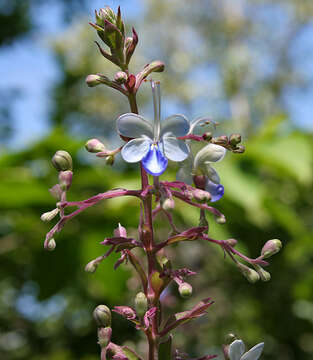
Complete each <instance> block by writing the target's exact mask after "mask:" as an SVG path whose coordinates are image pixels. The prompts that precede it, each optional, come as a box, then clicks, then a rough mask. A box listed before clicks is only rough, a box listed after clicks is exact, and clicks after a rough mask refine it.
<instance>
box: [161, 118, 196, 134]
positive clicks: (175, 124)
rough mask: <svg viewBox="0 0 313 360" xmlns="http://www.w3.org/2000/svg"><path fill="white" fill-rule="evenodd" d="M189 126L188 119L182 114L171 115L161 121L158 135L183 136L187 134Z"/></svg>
mask: <svg viewBox="0 0 313 360" xmlns="http://www.w3.org/2000/svg"><path fill="white" fill-rule="evenodd" d="M189 128H190V125H189V121H188V120H187V118H186V117H185V116H184V115H180V114H176V115H172V116H170V117H168V118H167V119H165V120H164V121H163V122H162V123H161V134H160V136H161V137H162V136H163V135H167V136H175V137H178V136H185V135H187V134H188V132H189Z"/></svg>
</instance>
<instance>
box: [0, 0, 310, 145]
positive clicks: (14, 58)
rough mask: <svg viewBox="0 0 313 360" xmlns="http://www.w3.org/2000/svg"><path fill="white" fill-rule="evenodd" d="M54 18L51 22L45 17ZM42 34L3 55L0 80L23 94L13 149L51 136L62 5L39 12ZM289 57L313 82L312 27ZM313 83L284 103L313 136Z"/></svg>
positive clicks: (289, 93)
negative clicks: (55, 41) (53, 46)
mask: <svg viewBox="0 0 313 360" xmlns="http://www.w3.org/2000/svg"><path fill="white" fill-rule="evenodd" d="M91 3H92V4H91V5H90V6H89V8H88V11H87V15H88V16H89V17H90V18H91V19H92V18H93V12H94V9H95V8H96V9H97V8H100V7H103V1H100V0H94V1H92V2H91ZM106 4H107V5H109V6H112V7H113V8H116V7H117V4H121V5H122V7H123V11H124V13H126V12H127V17H128V18H131V17H132V16H138V11H139V12H140V11H141V10H142V3H141V2H140V1H139V0H128V1H125V0H124V1H118V2H117V1H113V0H111V1H106ZM46 14H49V16H46ZM34 19H36V24H37V26H38V30H37V31H36V32H34V33H33V34H32V35H31V36H29V37H27V38H24V39H22V40H20V41H18V42H15V43H14V45H12V46H9V47H6V48H3V49H1V51H0V67H1V69H4V70H5V71H4V72H3V74H2V76H1V77H0V88H2V89H3V88H4V87H8V88H16V89H20V90H21V94H22V95H21V97H19V98H18V99H17V100H16V102H15V104H14V108H13V110H14V118H15V119H16V120H15V123H14V137H13V139H12V142H11V147H13V148H21V147H25V146H27V144H29V143H30V142H32V141H34V140H36V139H39V138H40V137H41V136H43V135H44V134H46V133H47V132H48V131H49V126H48V123H47V121H48V114H49V109H50V104H51V102H50V99H49V90H50V89H51V88H52V86H53V84H55V82H56V81H58V79H59V77H60V75H61V74H60V72H59V71H58V67H57V64H56V63H55V60H54V57H53V54H52V52H51V50H50V47H49V39H51V38H52V37H53V36H55V35H57V34H58V33H61V32H62V31H63V30H64V29H65V27H66V25H65V24H64V23H63V22H62V21H61V19H62V8H61V6H60V4H58V3H57V2H56V3H53V2H49V4H46V5H43V6H41V7H40V8H38V7H37V8H36V17H34ZM290 56H291V57H292V59H293V61H294V64H296V65H297V69H298V71H299V73H300V74H301V73H302V74H305V75H306V77H309V79H311V80H313V21H312V23H311V24H310V25H308V26H306V27H305V28H304V29H303V31H302V32H301V34H299V36H298V40H297V42H296V43H294V44H292V46H291V48H290ZM312 82H313V81H311V85H308V86H307V87H306V88H305V89H302V90H299V89H297V88H290V89H287V90H286V92H285V94H284V101H285V103H286V107H287V109H288V111H289V113H290V116H291V118H292V120H293V121H294V123H295V124H296V125H297V126H299V127H301V128H305V129H307V130H310V131H313V119H312V114H313V84H312Z"/></svg>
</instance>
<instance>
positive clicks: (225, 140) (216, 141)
mask: <svg viewBox="0 0 313 360" xmlns="http://www.w3.org/2000/svg"><path fill="white" fill-rule="evenodd" d="M212 142H213V143H214V144H217V145H227V144H228V137H227V136H226V135H221V136H218V137H216V138H213V139H212Z"/></svg>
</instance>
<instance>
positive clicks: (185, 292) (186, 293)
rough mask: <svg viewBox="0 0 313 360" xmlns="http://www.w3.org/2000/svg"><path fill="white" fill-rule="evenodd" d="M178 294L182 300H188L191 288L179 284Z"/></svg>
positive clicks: (188, 285)
mask: <svg viewBox="0 0 313 360" xmlns="http://www.w3.org/2000/svg"><path fill="white" fill-rule="evenodd" d="M178 292H179V295H180V296H181V297H182V298H185V299H186V298H189V297H190V296H191V295H192V286H191V285H190V284H188V283H186V282H184V283H181V284H179V286H178Z"/></svg>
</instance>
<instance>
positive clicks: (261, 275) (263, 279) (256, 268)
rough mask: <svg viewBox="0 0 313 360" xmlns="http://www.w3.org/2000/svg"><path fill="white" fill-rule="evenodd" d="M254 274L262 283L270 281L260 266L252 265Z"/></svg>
mask: <svg viewBox="0 0 313 360" xmlns="http://www.w3.org/2000/svg"><path fill="white" fill-rule="evenodd" d="M253 266H254V268H255V270H256V272H257V273H258V274H259V275H260V278H261V280H262V281H270V280H271V274H270V273H269V272H268V271H266V270H264V269H263V268H262V267H261V266H260V265H258V264H254V265H253Z"/></svg>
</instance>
